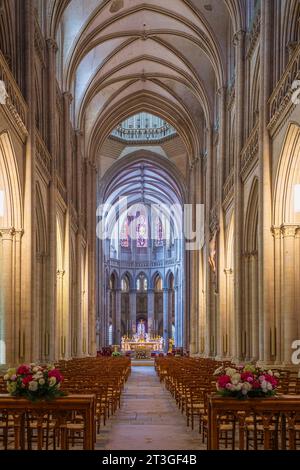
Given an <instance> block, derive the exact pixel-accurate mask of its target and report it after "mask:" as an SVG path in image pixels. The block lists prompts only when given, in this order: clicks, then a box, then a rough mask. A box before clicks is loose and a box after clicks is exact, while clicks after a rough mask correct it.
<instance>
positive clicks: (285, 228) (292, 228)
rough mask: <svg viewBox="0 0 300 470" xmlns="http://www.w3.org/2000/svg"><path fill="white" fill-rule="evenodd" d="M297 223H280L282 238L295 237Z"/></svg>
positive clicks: (297, 227) (297, 228)
mask: <svg viewBox="0 0 300 470" xmlns="http://www.w3.org/2000/svg"><path fill="white" fill-rule="evenodd" d="M299 228H300V227H299V225H282V226H281V233H282V236H283V238H295V236H296V233H297V231H298V230H299Z"/></svg>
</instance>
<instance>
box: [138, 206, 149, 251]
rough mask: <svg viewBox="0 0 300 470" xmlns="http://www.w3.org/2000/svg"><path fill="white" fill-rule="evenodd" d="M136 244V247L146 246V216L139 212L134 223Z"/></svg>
mask: <svg viewBox="0 0 300 470" xmlns="http://www.w3.org/2000/svg"><path fill="white" fill-rule="evenodd" d="M136 235H137V237H136V246H137V248H147V246H148V224H147V219H146V216H145V215H143V214H141V215H140V216H139V217H138V219H137V224H136Z"/></svg>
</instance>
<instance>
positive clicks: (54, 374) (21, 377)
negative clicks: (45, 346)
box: [4, 364, 65, 401]
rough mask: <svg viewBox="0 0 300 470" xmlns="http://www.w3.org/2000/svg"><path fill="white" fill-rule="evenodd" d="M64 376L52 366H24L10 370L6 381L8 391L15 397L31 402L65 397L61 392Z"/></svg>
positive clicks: (5, 378)
mask: <svg viewBox="0 0 300 470" xmlns="http://www.w3.org/2000/svg"><path fill="white" fill-rule="evenodd" d="M63 379H64V378H63V376H62V375H61V373H60V372H59V370H58V369H55V367H54V366H52V365H47V366H41V365H38V364H29V365H28V364H22V365H20V366H19V367H17V368H10V369H8V371H7V373H6V375H5V376H4V380H5V381H6V387H7V391H8V393H9V394H10V395H12V396H14V397H25V398H27V399H28V400H31V401H38V400H52V399H54V398H57V397H61V396H64V395H65V393H64V392H62V391H61V390H60V386H61V383H62V381H63Z"/></svg>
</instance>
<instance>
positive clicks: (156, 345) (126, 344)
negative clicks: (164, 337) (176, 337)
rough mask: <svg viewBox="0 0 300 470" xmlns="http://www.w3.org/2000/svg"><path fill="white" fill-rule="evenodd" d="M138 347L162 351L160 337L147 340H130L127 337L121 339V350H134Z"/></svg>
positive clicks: (150, 350)
mask: <svg viewBox="0 0 300 470" xmlns="http://www.w3.org/2000/svg"><path fill="white" fill-rule="evenodd" d="M138 349H145V350H147V351H149V352H150V353H151V352H152V351H162V350H163V346H162V341H161V339H160V338H159V339H157V340H154V339H153V340H149V341H130V340H129V339H124V340H122V351H124V352H126V351H136V350H138Z"/></svg>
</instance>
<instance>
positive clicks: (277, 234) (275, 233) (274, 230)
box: [271, 226, 282, 240]
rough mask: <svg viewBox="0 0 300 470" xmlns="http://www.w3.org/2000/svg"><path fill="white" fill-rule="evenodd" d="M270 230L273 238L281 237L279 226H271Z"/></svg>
mask: <svg viewBox="0 0 300 470" xmlns="http://www.w3.org/2000/svg"><path fill="white" fill-rule="evenodd" d="M271 232H272V235H273V237H274V238H275V240H279V239H280V238H281V233H282V232H281V227H275V226H274V227H272V228H271Z"/></svg>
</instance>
